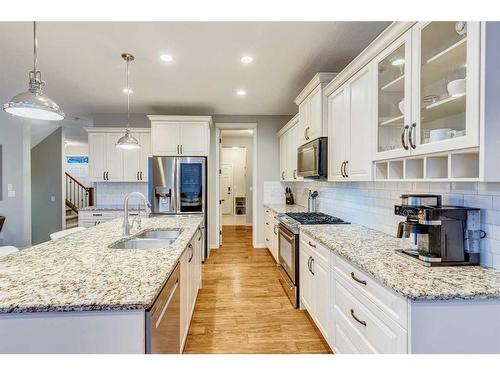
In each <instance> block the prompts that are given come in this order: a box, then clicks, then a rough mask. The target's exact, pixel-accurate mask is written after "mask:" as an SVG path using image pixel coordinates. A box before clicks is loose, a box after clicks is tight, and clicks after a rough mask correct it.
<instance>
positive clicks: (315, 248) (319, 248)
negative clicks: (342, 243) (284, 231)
mask: <svg viewBox="0 0 500 375" xmlns="http://www.w3.org/2000/svg"><path fill="white" fill-rule="evenodd" d="M300 242H301V245H302V246H305V247H307V248H308V249H309V251H310V252H311V253H313V254H315V259H316V260H317V261H321V262H323V263H324V264H326V265H329V264H330V254H331V251H330V250H329V249H327V248H326V247H325V246H323V245H321V244H320V243H319V242H318V241H317V240H314V239H312V238H311V237H309V236H308V235H306V234H304V233H303V232H301V233H300ZM318 258H319V259H318Z"/></svg>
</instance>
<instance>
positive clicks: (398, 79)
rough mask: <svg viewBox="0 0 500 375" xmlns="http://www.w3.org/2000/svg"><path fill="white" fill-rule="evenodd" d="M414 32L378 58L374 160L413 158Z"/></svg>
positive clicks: (391, 46) (398, 40) (376, 59)
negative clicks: (411, 145)
mask: <svg viewBox="0 0 500 375" xmlns="http://www.w3.org/2000/svg"><path fill="white" fill-rule="evenodd" d="M411 50H412V48H411V30H410V31H407V32H406V33H405V34H403V36H401V37H400V38H399V39H397V40H396V41H395V42H394V43H392V44H391V45H390V46H389V47H387V48H386V49H385V50H384V51H383V52H382V53H381V54H380V55H379V56H377V57H376V58H375V63H374V64H375V70H376V74H375V84H374V85H373V91H374V92H375V93H374V95H375V97H376V100H375V103H374V107H375V108H374V109H375V113H376V115H375V118H376V121H377V126H376V129H377V146H376V154H375V159H387V158H394V157H401V156H409V155H410V146H409V144H408V130H409V128H410V125H411V110H412V106H411V103H412V101H413V92H414V91H413V87H412V79H411V73H412V64H411Z"/></svg>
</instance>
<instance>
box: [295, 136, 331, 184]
mask: <svg viewBox="0 0 500 375" xmlns="http://www.w3.org/2000/svg"><path fill="white" fill-rule="evenodd" d="M327 142H328V138H327V137H320V138H317V139H315V140H313V141H311V142H309V143H306V144H305V145H302V146H300V147H299V148H298V149H297V174H298V175H299V176H302V177H307V178H314V179H325V178H327V174H328V154H327Z"/></svg>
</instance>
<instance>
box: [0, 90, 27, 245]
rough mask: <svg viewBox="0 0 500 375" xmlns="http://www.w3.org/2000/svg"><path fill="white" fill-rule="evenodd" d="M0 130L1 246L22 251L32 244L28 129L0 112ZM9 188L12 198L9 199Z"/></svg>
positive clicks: (17, 120) (25, 125) (20, 120)
mask: <svg viewBox="0 0 500 375" xmlns="http://www.w3.org/2000/svg"><path fill="white" fill-rule="evenodd" d="M7 100H8V99H7ZM0 128H1V130H0V144H1V145H2V166H1V174H2V176H1V177H2V178H1V184H2V192H3V194H2V197H1V198H0V215H2V216H5V217H6V218H7V220H6V222H5V225H4V227H3V229H2V232H0V244H1V245H12V246H16V247H19V248H22V247H26V246H29V245H30V244H31V189H30V187H31V182H30V181H31V175H30V164H31V156H30V125H29V123H28V122H26V121H24V120H22V119H19V118H15V117H12V116H10V115H8V114H7V113H5V112H4V111H0ZM8 185H11V186H12V191H14V192H15V196H11V197H9V195H8V191H7V187H8Z"/></svg>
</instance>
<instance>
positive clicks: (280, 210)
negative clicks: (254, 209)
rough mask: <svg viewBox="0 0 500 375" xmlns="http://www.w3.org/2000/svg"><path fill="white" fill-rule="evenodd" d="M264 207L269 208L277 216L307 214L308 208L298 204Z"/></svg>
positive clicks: (267, 205)
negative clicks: (297, 213) (295, 213)
mask: <svg viewBox="0 0 500 375" xmlns="http://www.w3.org/2000/svg"><path fill="white" fill-rule="evenodd" d="M264 207H267V208H269V209H270V210H271V211H274V212H275V213H277V214H284V213H287V212H307V207H304V206H300V205H298V204H265V205H264Z"/></svg>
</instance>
